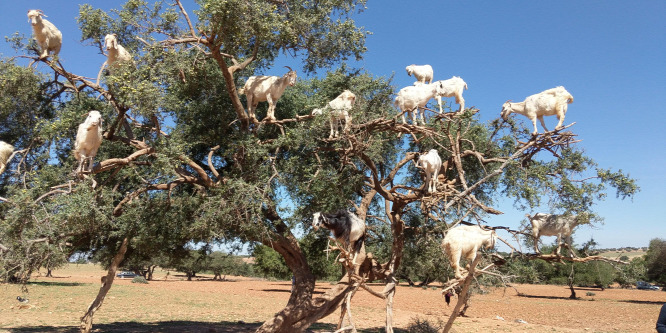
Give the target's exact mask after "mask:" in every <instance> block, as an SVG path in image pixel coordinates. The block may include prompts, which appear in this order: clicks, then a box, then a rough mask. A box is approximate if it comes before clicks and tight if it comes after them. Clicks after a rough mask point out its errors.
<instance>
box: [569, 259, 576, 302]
mask: <svg viewBox="0 0 666 333" xmlns="http://www.w3.org/2000/svg"><path fill="white" fill-rule="evenodd" d="M567 284H568V285H569V290H571V295H569V298H571V299H576V290H575V289H574V264H573V263H571V273H570V274H569V278H568V279H567Z"/></svg>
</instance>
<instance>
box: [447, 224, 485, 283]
mask: <svg viewBox="0 0 666 333" xmlns="http://www.w3.org/2000/svg"><path fill="white" fill-rule="evenodd" d="M496 239H497V234H496V233H495V231H494V230H483V229H481V227H479V226H478V225H461V226H458V227H455V228H452V229H449V231H448V232H447V233H446V236H444V240H442V250H444V253H445V254H446V255H448V258H449V262H450V263H451V267H452V268H453V269H454V270H455V275H456V279H461V278H462V273H461V272H460V258H461V257H463V256H464V257H465V258H467V260H468V261H469V263H468V265H467V268H468V270H469V264H471V263H472V261H474V259H476V254H477V252H478V250H479V249H480V248H482V247H483V248H486V249H490V248H493V247H495V240H496Z"/></svg>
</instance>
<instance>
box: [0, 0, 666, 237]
mask: <svg viewBox="0 0 666 333" xmlns="http://www.w3.org/2000/svg"><path fill="white" fill-rule="evenodd" d="M183 2H184V5H185V7H186V9H187V10H188V12H189V13H190V15H191V16H192V15H193V13H192V10H193V9H195V5H194V3H193V1H191V0H186V1H183ZM80 3H90V4H92V5H93V6H94V7H95V8H102V9H109V8H113V7H117V6H120V4H121V3H123V2H122V1H102V0H96V1H83V0H81V1H53V0H26V1H20V2H19V1H1V2H0V12H1V13H2V15H3V20H0V34H1V35H2V36H9V35H12V34H13V33H14V32H16V31H20V32H21V33H23V34H25V35H26V36H30V35H31V33H32V30H31V28H30V24H29V23H28V22H27V17H26V12H27V10H28V9H41V10H43V11H44V12H45V13H46V15H48V16H49V17H48V19H49V20H50V21H51V22H53V23H54V24H55V25H56V26H57V27H58V28H59V29H60V30H61V31H62V32H63V35H64V37H63V38H64V43H63V49H62V51H61V54H60V55H61V59H62V62H63V64H64V66H65V68H66V69H68V70H70V71H73V72H75V73H77V74H81V75H85V76H88V77H95V76H96V75H97V71H98V70H99V66H100V65H101V64H102V63H103V62H104V60H105V58H104V57H103V56H102V55H100V54H99V50H98V49H96V48H94V47H90V46H85V45H82V44H81V42H80V37H81V35H80V32H79V31H78V27H77V24H76V16H77V15H78V6H79V4H80ZM353 18H354V20H355V21H356V22H357V24H358V25H360V26H364V27H365V28H366V30H369V31H371V32H372V35H369V36H368V37H367V42H366V46H367V48H368V52H367V53H366V54H365V57H364V59H363V60H362V61H360V62H358V63H356V64H355V65H356V66H359V67H363V68H365V69H366V70H367V71H368V72H370V73H372V74H373V75H376V76H386V77H389V76H391V75H393V74H395V75H394V84H395V85H396V87H398V89H399V88H401V87H403V86H407V85H411V84H412V82H413V81H414V79H413V78H412V77H408V76H407V74H406V73H405V70H404V68H405V66H407V65H409V64H430V65H431V66H432V67H433V68H434V72H435V80H443V79H448V78H450V77H451V76H454V75H455V76H460V77H462V78H463V79H464V80H465V81H466V82H467V84H468V87H469V90H466V91H465V92H464V97H465V100H466V105H467V106H468V107H471V106H475V107H476V108H478V109H480V110H481V118H482V119H483V120H490V119H493V118H496V117H498V116H499V112H500V107H501V105H502V103H503V102H504V101H506V100H508V99H512V100H514V101H522V100H523V99H524V98H525V97H527V96H529V95H531V94H534V93H538V92H540V91H543V90H545V89H549V88H552V87H555V86H559V85H562V86H564V87H565V88H566V89H567V90H568V91H569V92H570V93H571V94H572V95H573V96H574V99H575V101H574V103H573V104H571V105H569V111H568V113H567V115H566V119H565V122H564V123H565V124H570V123H572V122H576V125H574V126H573V127H572V128H571V130H572V131H573V132H575V133H576V134H578V138H579V139H581V140H582V142H581V143H579V145H580V146H581V147H583V148H584V149H585V151H586V152H587V154H588V155H589V156H591V157H592V158H593V159H595V160H596V161H597V162H598V163H599V164H600V166H602V167H611V168H613V169H622V170H623V171H625V172H628V173H629V174H630V175H631V177H633V178H636V179H638V184H639V186H640V187H641V192H640V193H638V194H637V195H636V196H635V197H634V199H633V200H624V201H621V200H619V199H616V198H615V194H614V193H609V196H608V199H607V200H606V201H605V202H602V203H600V204H599V205H597V207H596V210H597V211H598V212H599V214H600V215H601V216H603V217H604V218H605V223H604V224H603V225H599V226H597V227H595V228H591V227H588V226H584V227H581V228H579V229H578V230H577V231H576V234H575V237H574V238H575V241H576V242H577V243H582V242H584V241H586V240H588V239H589V238H590V237H594V239H595V240H596V241H597V242H598V243H599V244H600V246H601V247H619V246H635V247H639V246H647V245H648V242H649V240H650V239H652V238H655V237H661V238H666V223H664V222H666V218H664V216H666V215H665V214H663V213H660V212H661V211H660V208H659V206H661V205H666V202H665V201H666V200H665V199H666V194H664V189H665V188H666V177H665V176H664V174H663V170H664V169H665V168H664V164H666V157H664V156H665V155H664V153H665V152H666V143H665V142H666V134H665V132H666V131H665V130H664V129H663V128H662V126H663V124H664V123H665V120H666V115H665V114H664V113H665V111H666V108H665V107H664V105H665V104H666V2H665V1H663V0H642V1H633V2H627V1H616V0H608V1H580V0H578V1H455V2H454V1H423V0H414V1H403V0H381V1H379V0H370V1H368V4H367V9H365V10H364V11H363V12H362V13H360V14H355V15H353ZM0 53H2V54H3V56H13V55H15V54H14V52H13V50H11V48H9V46H8V45H7V44H6V43H4V42H0ZM280 62H281V63H282V62H284V64H287V65H290V66H292V67H294V68H300V66H299V62H298V59H292V58H288V59H282V60H280ZM282 72H283V70H282V69H280V71H279V73H270V74H276V75H277V74H282ZM451 100H452V99H451V98H449V99H446V101H447V102H448V103H451V102H452V101H451ZM454 107H457V105H455V104H454ZM520 119H521V121H527V120H526V118H524V117H522V118H520ZM556 122H557V121H556V118H555V117H549V118H546V125H547V126H549V128H551V129H552V127H554V126H555V124H556ZM538 126H539V131H543V129H542V128H541V126H540V125H538ZM512 202H513V201H512V200H511V199H510V198H509V199H508V200H507V201H506V202H503V203H500V204H499V205H497V207H496V208H498V209H500V210H502V211H504V212H505V214H504V215H501V216H492V217H489V218H488V219H487V221H488V222H489V223H490V224H493V225H505V226H511V227H517V226H518V225H519V223H520V220H522V219H523V217H524V215H525V213H534V212H523V211H517V210H516V209H514V208H513V206H512Z"/></svg>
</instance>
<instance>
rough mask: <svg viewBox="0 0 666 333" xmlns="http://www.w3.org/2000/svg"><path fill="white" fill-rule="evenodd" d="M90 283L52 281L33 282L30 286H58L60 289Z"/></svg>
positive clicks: (29, 283)
mask: <svg viewBox="0 0 666 333" xmlns="http://www.w3.org/2000/svg"><path fill="white" fill-rule="evenodd" d="M88 284H90V283H82V282H52V281H33V282H28V285H33V286H45V287H49V286H58V287H76V286H85V285H88Z"/></svg>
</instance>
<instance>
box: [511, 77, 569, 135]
mask: <svg viewBox="0 0 666 333" xmlns="http://www.w3.org/2000/svg"><path fill="white" fill-rule="evenodd" d="M573 100H574V98H573V96H572V95H571V94H570V93H569V92H568V91H566V89H564V87H562V86H559V87H556V88H552V89H548V90H545V91H542V92H540V93H538V94H534V95H531V96H529V97H527V98H525V100H524V101H522V102H518V103H512V102H511V100H508V101H506V102H505V103H504V104H503V105H502V112H501V115H502V119H504V120H506V119H507V117H509V115H510V114H511V113H518V114H522V115H523V116H525V117H527V118H529V119H530V120H531V121H532V125H534V132H532V135H536V134H537V133H538V131H537V125H536V120H537V118H539V121H540V122H541V126H543V129H544V130H546V132H548V129H547V128H546V123H545V122H544V121H543V117H544V116H552V115H556V116H557V119H558V120H559V121H558V123H557V126H556V127H555V129H556V130H558V129H560V128H562V122H563V121H564V115H565V114H566V113H567V108H568V104H571V103H573Z"/></svg>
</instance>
